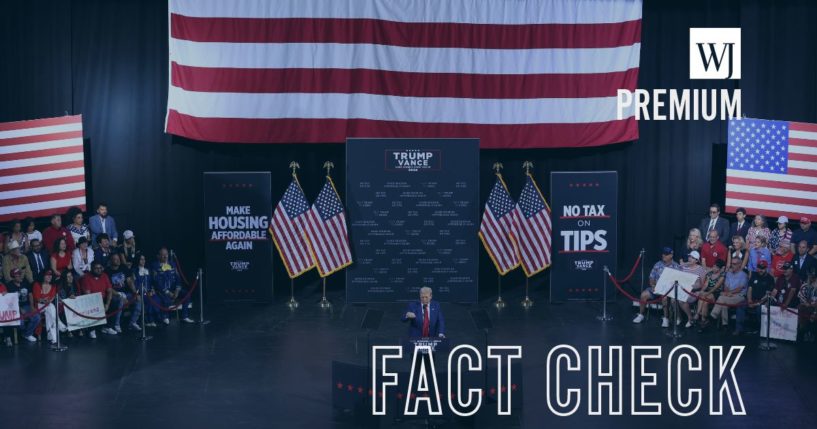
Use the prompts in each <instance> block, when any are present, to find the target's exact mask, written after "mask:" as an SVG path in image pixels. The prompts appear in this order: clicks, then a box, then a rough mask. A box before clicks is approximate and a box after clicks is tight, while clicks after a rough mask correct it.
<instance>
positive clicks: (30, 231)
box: [23, 218, 43, 243]
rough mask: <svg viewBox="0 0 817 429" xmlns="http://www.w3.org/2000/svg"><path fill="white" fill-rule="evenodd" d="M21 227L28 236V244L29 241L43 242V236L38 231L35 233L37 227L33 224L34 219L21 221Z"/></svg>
mask: <svg viewBox="0 0 817 429" xmlns="http://www.w3.org/2000/svg"><path fill="white" fill-rule="evenodd" d="M23 226H25V228H26V234H27V235H28V241H29V243H30V242H31V240H40V242H41V243H42V241H43V234H42V233H41V232H40V231H37V225H36V224H35V223H34V219H32V218H28V219H26V220H24V221H23Z"/></svg>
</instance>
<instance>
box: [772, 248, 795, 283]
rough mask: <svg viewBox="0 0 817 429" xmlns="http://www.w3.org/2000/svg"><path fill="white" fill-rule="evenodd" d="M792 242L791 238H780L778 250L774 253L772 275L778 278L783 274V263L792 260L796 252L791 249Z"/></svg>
mask: <svg viewBox="0 0 817 429" xmlns="http://www.w3.org/2000/svg"><path fill="white" fill-rule="evenodd" d="M790 246H791V244H790V243H789V240H780V241H779V242H778V246H777V250H775V252H774V255H772V270H771V271H772V275H773V276H774V277H775V278H778V277H780V276H782V275H783V264H785V263H787V262H791V261H792V258H793V257H794V254H792V253H791V252H790V251H789V250H790Z"/></svg>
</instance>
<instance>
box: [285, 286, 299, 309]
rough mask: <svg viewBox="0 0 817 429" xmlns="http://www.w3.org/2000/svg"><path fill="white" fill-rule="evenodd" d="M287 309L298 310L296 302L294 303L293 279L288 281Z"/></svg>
mask: <svg viewBox="0 0 817 429" xmlns="http://www.w3.org/2000/svg"><path fill="white" fill-rule="evenodd" d="M287 307H289V309H290V310H294V309H296V308H298V301H295V279H289V302H288V303H287Z"/></svg>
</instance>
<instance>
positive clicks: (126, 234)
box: [122, 230, 133, 240]
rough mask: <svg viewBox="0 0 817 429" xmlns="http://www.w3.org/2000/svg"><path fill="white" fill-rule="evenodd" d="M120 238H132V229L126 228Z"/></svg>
mask: <svg viewBox="0 0 817 429" xmlns="http://www.w3.org/2000/svg"><path fill="white" fill-rule="evenodd" d="M122 238H124V239H125V240H130V239H131V238H133V231H131V230H126V231H125V232H123V233H122Z"/></svg>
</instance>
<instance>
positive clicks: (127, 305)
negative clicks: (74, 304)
mask: <svg viewBox="0 0 817 429" xmlns="http://www.w3.org/2000/svg"><path fill="white" fill-rule="evenodd" d="M137 296H138V295H134V296H133V298H132V299H130V300H128V301H127V302H126V303H125V305H123V306H121V307H119V308H117V309H116V310H114V311H112V312H110V313H107V314H105V315H104V316H88V315H85V314H82V313H80V312H79V311H77V310H74V309H73V308H71V306H69V305H68V304H66V303H65V301H62V302H60V304H62V306H63V307H65V308H67V309H69V310H71V312H72V313H74V314H76V315H77V316H79V317H81V318H83V319H90V320H105V319H107V318H109V317H111V316H115V315H116V314H117V313H121V312H122V311H123V310H125V308H127V307H129V306H130V305H131V304H133V303H134V302H135V301H136V297H137Z"/></svg>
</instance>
